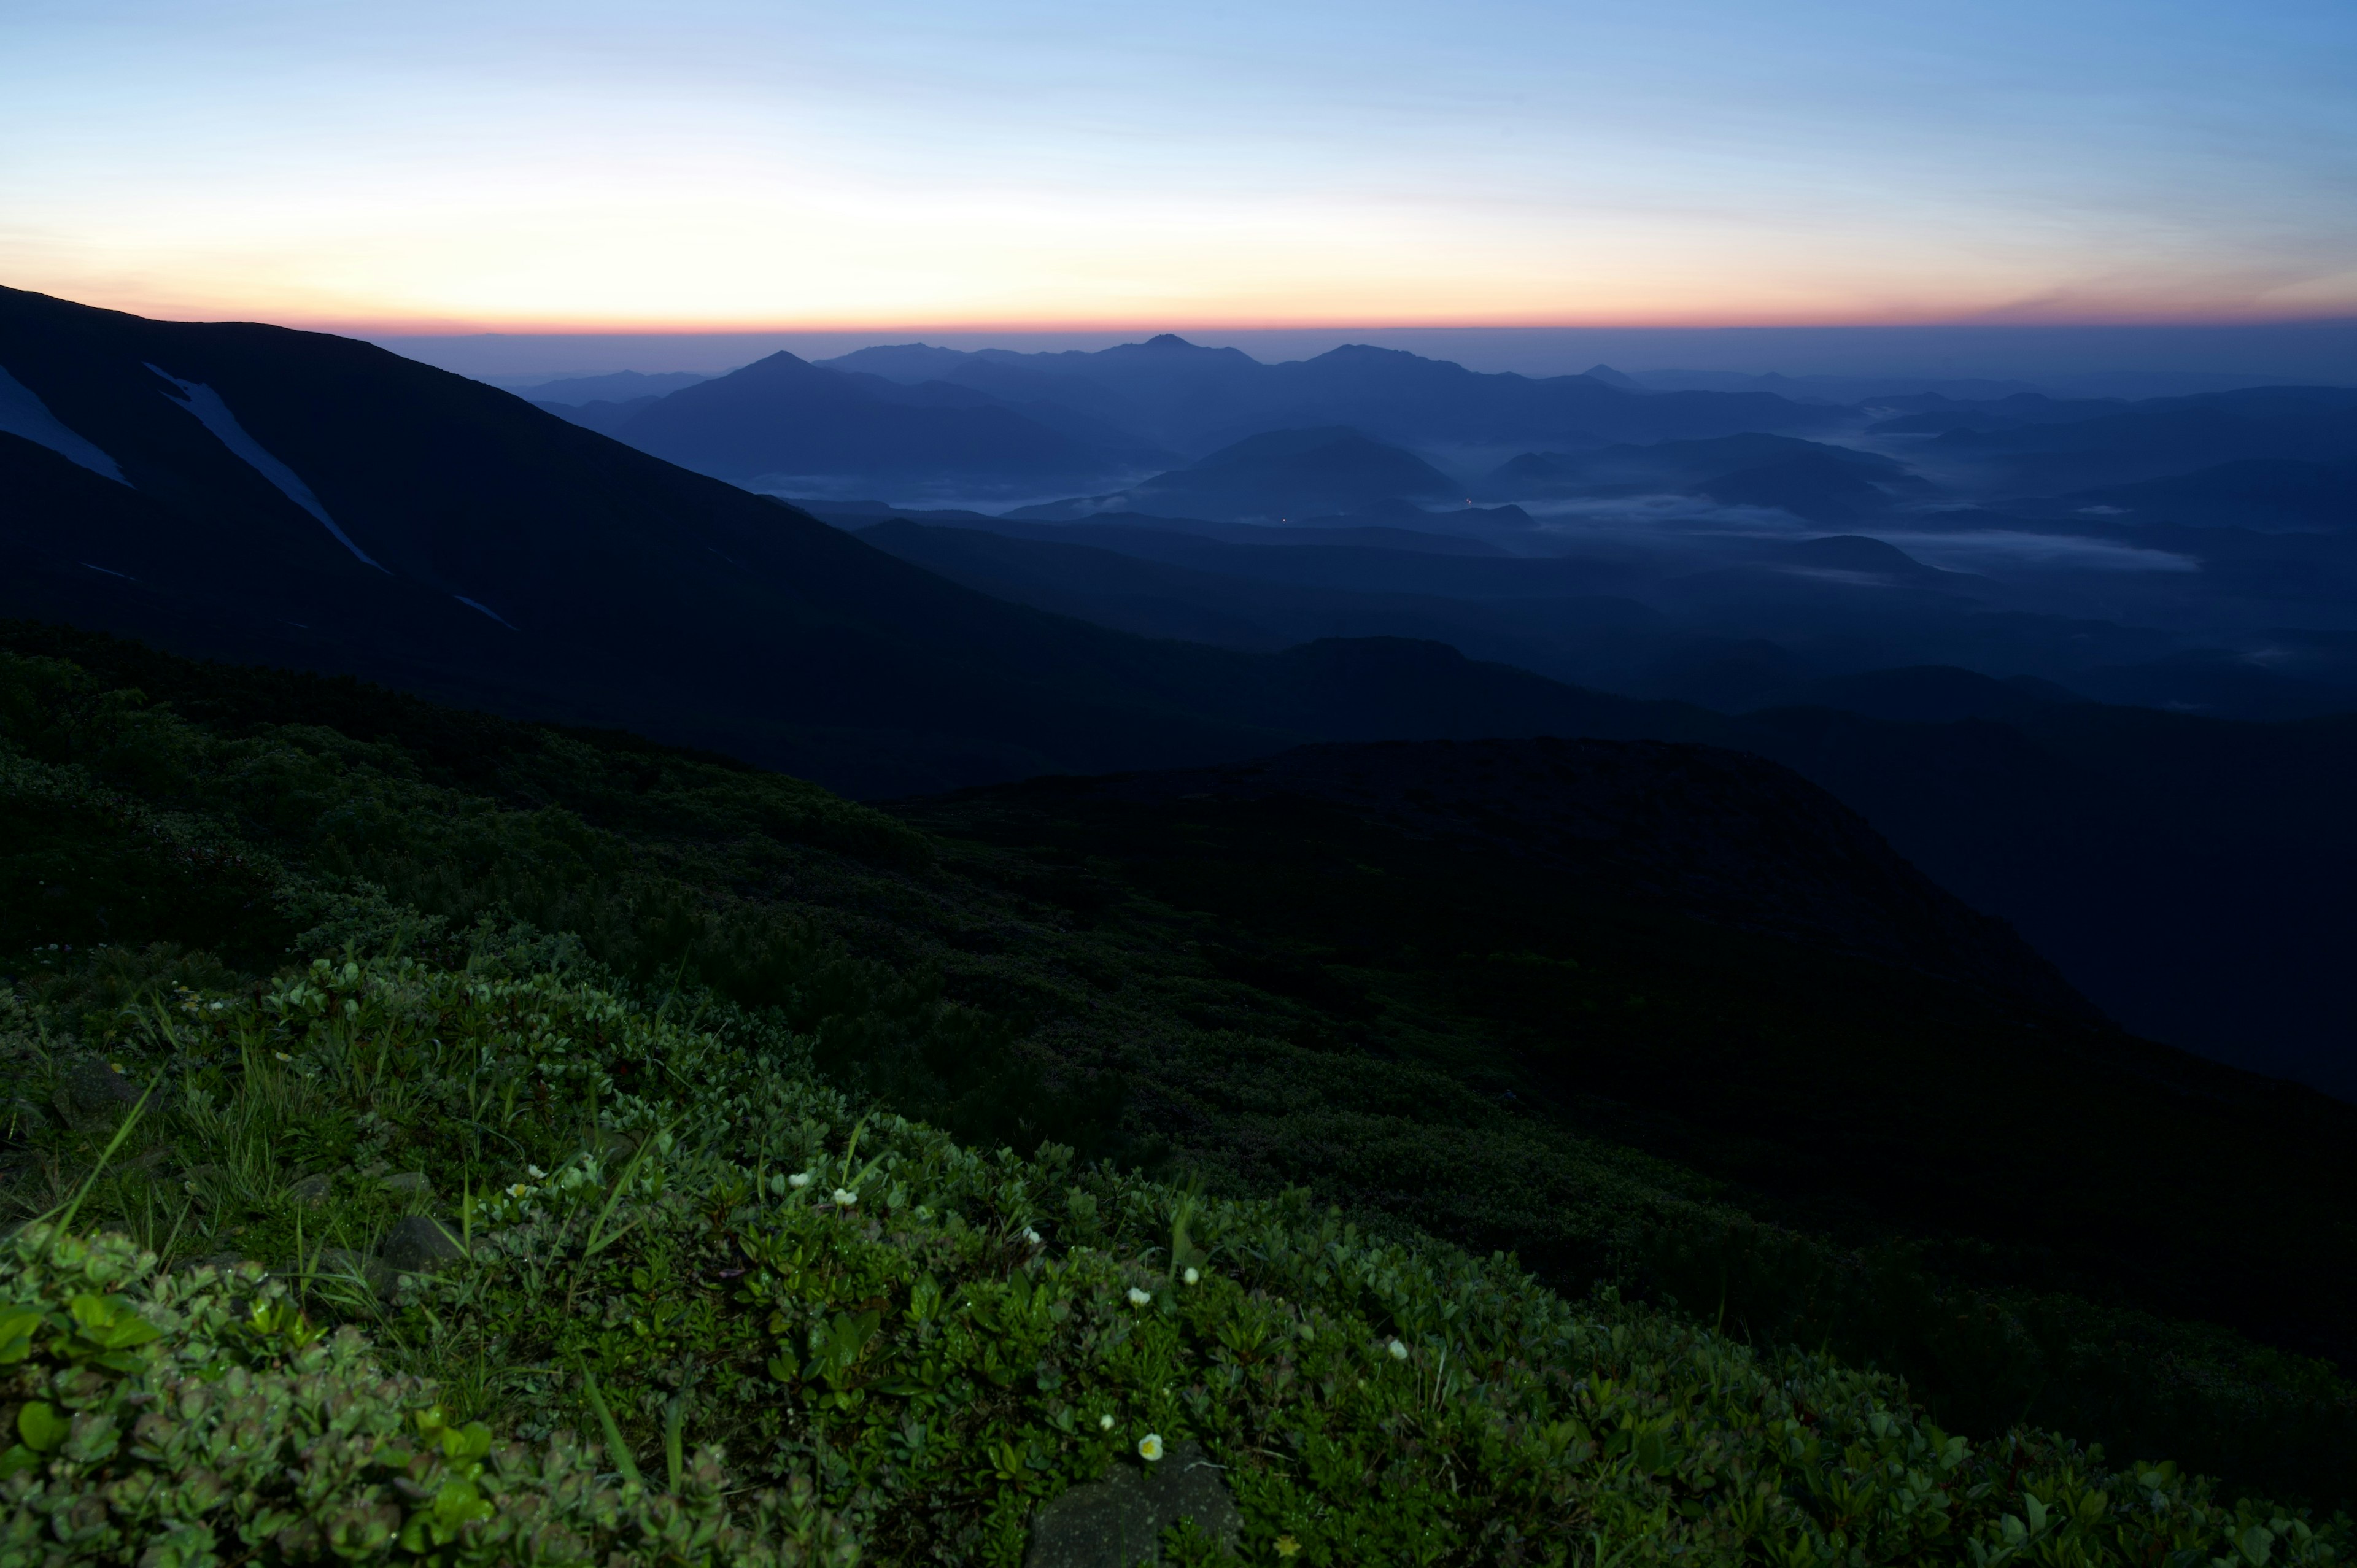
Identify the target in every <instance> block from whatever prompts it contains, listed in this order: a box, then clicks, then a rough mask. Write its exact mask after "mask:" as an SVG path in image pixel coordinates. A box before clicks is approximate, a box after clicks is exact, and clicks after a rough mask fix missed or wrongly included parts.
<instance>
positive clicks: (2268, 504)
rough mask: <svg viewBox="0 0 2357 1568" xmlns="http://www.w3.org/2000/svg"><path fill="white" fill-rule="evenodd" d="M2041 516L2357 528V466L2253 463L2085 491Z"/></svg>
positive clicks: (2045, 508)
mask: <svg viewBox="0 0 2357 1568" xmlns="http://www.w3.org/2000/svg"><path fill="white" fill-rule="evenodd" d="M2036 510H2040V511H2041V512H2043V513H2046V514H2048V515H2055V516H2085V515H2091V514H2092V515H2112V516H2116V517H2117V518H2118V519H2119V520H2120V521H2121V522H2122V523H2124V524H2126V525H2127V526H2130V527H2135V526H2136V525H2139V524H2143V523H2154V522H2159V523H2184V524H2187V525H2190V526H2192V527H2197V528H2199V527H2233V528H2246V529H2254V530H2257V531H2260V532H2275V531H2278V530H2294V531H2305V530H2320V531H2333V532H2338V531H2344V530H2350V529H2357V462H2347V463H2303V462H2297V461H2292V460H2289V459H2282V458H2275V459H2269V458H2253V459H2250V460H2247V461H2244V462H2239V463H2222V464H2220V465H2218V466H2217V467H2214V468H2203V469H2201V470H2199V471H2198V472H2195V473H2190V474H2179V475H2173V476H2171V477H2169V478H2162V479H2147V480H2146V481H2144V482H2143V483H2141V484H2134V485H2116V486H2113V487H2111V488H2109V489H2095V490H2081V491H2079V492H2078V493H2076V494H2074V495H2068V496H2061V497H2058V498H2056V499H2054V500H2053V501H2051V502H2048V503H2045V504H2043V505H2041V506H2040V507H2039V508H2037V509H2036Z"/></svg>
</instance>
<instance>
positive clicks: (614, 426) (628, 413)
mask: <svg viewBox="0 0 2357 1568" xmlns="http://www.w3.org/2000/svg"><path fill="white" fill-rule="evenodd" d="M660 395H661V394H660V393H656V392H648V393H646V394H645V395H643V396H640V397H633V398H625V399H623V400H622V401H621V402H619V403H608V401H606V400H605V399H603V398H593V399H592V400H590V401H589V402H587V403H543V402H540V401H539V400H537V399H535V400H533V407H534V408H544V409H546V410H547V411H548V412H549V413H553V414H554V415H556V417H557V418H559V419H561V420H564V421H565V423H566V424H577V425H579V426H580V427H581V428H582V429H584V430H594V431H596V432H597V434H598V435H613V434H614V433H615V432H617V431H619V430H620V429H621V428H622V426H623V425H625V424H629V423H630V421H631V420H632V419H634V418H636V417H637V416H638V414H639V413H640V412H641V411H643V410H645V409H646V408H648V407H649V406H651V404H652V403H654V402H655V400H656V398H657V397H659V396H660Z"/></svg>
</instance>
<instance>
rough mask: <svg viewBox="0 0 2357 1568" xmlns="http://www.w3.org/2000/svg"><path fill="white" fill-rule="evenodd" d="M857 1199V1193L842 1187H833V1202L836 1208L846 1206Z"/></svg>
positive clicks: (848, 1206) (849, 1205)
mask: <svg viewBox="0 0 2357 1568" xmlns="http://www.w3.org/2000/svg"><path fill="white" fill-rule="evenodd" d="M858 1201H859V1195H858V1194H857V1193H856V1192H851V1191H847V1190H846V1189H845V1188H843V1187H836V1188H835V1189H834V1202H835V1206H836V1207H837V1208H850V1207H851V1206H852V1205H853V1204H855V1203H857V1202H858Z"/></svg>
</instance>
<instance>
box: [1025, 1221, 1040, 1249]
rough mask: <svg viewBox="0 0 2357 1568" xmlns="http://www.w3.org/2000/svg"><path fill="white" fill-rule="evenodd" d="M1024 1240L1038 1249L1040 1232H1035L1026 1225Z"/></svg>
mask: <svg viewBox="0 0 2357 1568" xmlns="http://www.w3.org/2000/svg"><path fill="white" fill-rule="evenodd" d="M1023 1239H1024V1240H1026V1241H1028V1242H1030V1243H1031V1244H1032V1245H1033V1246H1034V1247H1036V1246H1038V1245H1039V1232H1038V1231H1037V1230H1033V1229H1031V1227H1029V1226H1028V1225H1026V1226H1025V1227H1024V1228H1023Z"/></svg>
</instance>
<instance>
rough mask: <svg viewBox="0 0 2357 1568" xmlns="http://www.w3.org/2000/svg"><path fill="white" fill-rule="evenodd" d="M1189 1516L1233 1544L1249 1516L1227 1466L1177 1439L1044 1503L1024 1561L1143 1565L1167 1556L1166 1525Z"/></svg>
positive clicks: (1041, 1565) (1032, 1565)
mask: <svg viewBox="0 0 2357 1568" xmlns="http://www.w3.org/2000/svg"><path fill="white" fill-rule="evenodd" d="M1182 1519H1191V1520H1194V1521H1195V1526H1196V1528H1197V1529H1199V1530H1202V1531H1203V1532H1204V1533H1205V1534H1206V1535H1209V1536H1211V1538H1212V1539H1214V1540H1215V1541H1219V1542H1220V1544H1221V1545H1222V1547H1225V1548H1229V1549H1231V1550H1232V1549H1233V1547H1234V1545H1235V1542H1236V1537H1237V1536H1238V1535H1239V1534H1240V1533H1241V1532H1242V1531H1243V1515H1242V1514H1240V1513H1238V1512H1237V1511H1236V1505H1235V1499H1234V1498H1232V1497H1230V1496H1229V1495H1228V1483H1227V1481H1226V1480H1225V1479H1224V1478H1223V1477H1222V1475H1221V1472H1220V1466H1217V1465H1214V1464H1212V1463H1211V1456H1210V1455H1207V1454H1205V1453H1204V1452H1203V1449H1202V1446H1201V1444H1197V1443H1193V1442H1183V1441H1182V1442H1179V1443H1173V1444H1170V1445H1169V1448H1168V1452H1167V1453H1166V1454H1165V1455H1163V1457H1162V1458H1161V1459H1160V1460H1159V1461H1158V1462H1157V1463H1156V1464H1153V1465H1151V1466H1144V1467H1141V1466H1138V1465H1136V1464H1134V1463H1123V1464H1117V1465H1115V1466H1114V1467H1113V1469H1112V1470H1111V1471H1110V1472H1108V1473H1107V1474H1106V1476H1105V1478H1104V1479H1103V1480H1102V1481H1091V1482H1089V1483H1087V1484H1086V1485H1084V1486H1078V1487H1072V1488H1071V1490H1069V1491H1067V1492H1065V1493H1064V1494H1063V1495H1061V1496H1060V1497H1058V1498H1054V1499H1053V1500H1051V1501H1049V1503H1047V1504H1045V1505H1044V1506H1043V1507H1041V1509H1039V1514H1038V1515H1037V1516H1036V1517H1035V1518H1034V1519H1033V1520H1032V1524H1031V1551H1030V1553H1029V1555H1028V1556H1027V1557H1026V1558H1025V1559H1024V1568H1136V1565H1137V1564H1138V1563H1160V1562H1161V1561H1162V1532H1163V1531H1164V1530H1168V1529H1169V1528H1170V1527H1171V1526H1172V1525H1174V1524H1177V1523H1178V1522H1179V1520H1182Z"/></svg>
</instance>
